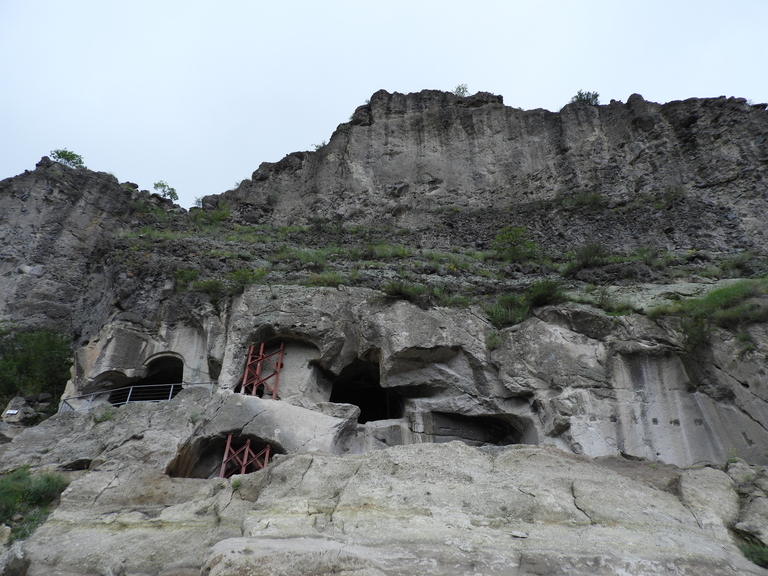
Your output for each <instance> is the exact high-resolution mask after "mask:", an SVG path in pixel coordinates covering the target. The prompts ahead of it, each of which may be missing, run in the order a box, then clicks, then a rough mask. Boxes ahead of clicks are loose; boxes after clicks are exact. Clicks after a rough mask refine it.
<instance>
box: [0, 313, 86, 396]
mask: <svg viewBox="0 0 768 576" xmlns="http://www.w3.org/2000/svg"><path fill="white" fill-rule="evenodd" d="M70 366H72V360H71V351H70V349H69V338H67V337H66V336H64V335H63V334H60V333H57V332H53V331H52V330H46V329H40V330H31V331H17V330H13V329H10V328H0V402H2V403H3V405H5V404H7V403H8V402H9V401H10V400H11V398H13V397H14V396H28V395H31V394H40V393H48V394H51V395H52V396H53V397H54V398H57V397H59V396H61V395H62V394H63V393H64V387H65V386H66V384H67V380H68V379H69V376H70V374H69V369H70ZM55 405H56V403H55V402H52V403H51V406H52V407H53V409H54V410H55V407H56V406H55Z"/></svg>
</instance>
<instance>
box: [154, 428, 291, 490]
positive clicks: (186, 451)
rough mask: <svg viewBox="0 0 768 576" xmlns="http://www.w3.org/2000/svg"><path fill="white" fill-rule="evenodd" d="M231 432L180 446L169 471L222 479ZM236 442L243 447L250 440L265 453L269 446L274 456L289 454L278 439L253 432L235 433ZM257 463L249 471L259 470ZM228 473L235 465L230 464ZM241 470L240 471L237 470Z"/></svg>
mask: <svg viewBox="0 0 768 576" xmlns="http://www.w3.org/2000/svg"><path fill="white" fill-rule="evenodd" d="M228 436H229V434H227V433H225V434H221V435H218V436H215V437H213V438H194V439H192V440H190V441H189V442H187V443H186V444H184V445H183V446H182V447H181V448H179V453H178V454H177V455H176V458H174V459H173V461H171V463H170V464H169V465H168V468H167V469H166V471H165V473H166V474H168V476H171V477H174V478H207V479H210V478H219V477H220V474H221V468H222V462H223V460H224V457H225V454H226V448H227V438H228ZM232 436H233V439H232V445H233V446H234V447H241V446H243V445H244V444H245V443H246V442H247V441H248V440H250V449H251V450H252V451H254V452H255V453H257V454H258V453H260V452H262V451H263V450H264V449H265V448H266V447H267V446H269V454H270V459H271V458H272V457H273V456H274V455H275V454H285V450H283V449H282V447H280V446H279V445H277V444H275V443H274V442H267V441H266V440H264V439H263V438H259V437H257V436H250V435H246V434H243V435H240V434H238V433H237V432H234V433H232ZM256 468H257V467H256V466H254V465H249V466H248V467H247V469H246V473H250V472H255V471H256ZM226 471H227V473H228V474H227V475H229V473H231V472H232V471H233V470H232V467H231V466H227V467H226ZM237 472H239V471H237Z"/></svg>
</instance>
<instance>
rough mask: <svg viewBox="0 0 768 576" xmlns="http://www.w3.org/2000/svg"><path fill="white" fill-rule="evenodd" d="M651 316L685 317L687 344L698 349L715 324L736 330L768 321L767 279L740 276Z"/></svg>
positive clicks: (652, 313)
mask: <svg viewBox="0 0 768 576" xmlns="http://www.w3.org/2000/svg"><path fill="white" fill-rule="evenodd" d="M648 316H649V317H651V318H654V319H655V318H660V317H662V316H677V317H679V318H681V319H682V329H683V332H684V334H685V337H686V348H689V349H691V350H692V349H695V348H697V347H698V346H700V345H703V344H706V343H707V342H708V334H709V331H710V330H711V328H712V327H713V326H718V327H720V328H725V329H726V330H736V329H738V328H742V327H744V326H747V325H749V324H753V323H755V322H766V321H768V279H766V278H763V279H759V280H738V281H736V282H734V283H733V284H729V285H728V286H724V287H723V288H717V289H715V290H712V291H711V292H709V293H708V294H707V295H706V296H703V297H702V298H691V299H689V300H683V301H681V302H678V303H676V304H671V305H667V306H660V307H658V308H655V309H654V310H651V311H650V312H649V314H648Z"/></svg>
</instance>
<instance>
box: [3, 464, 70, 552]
mask: <svg viewBox="0 0 768 576" xmlns="http://www.w3.org/2000/svg"><path fill="white" fill-rule="evenodd" d="M66 487H67V481H66V479H65V478H64V477H63V476H61V475H59V474H40V475H37V476H32V475H31V474H30V473H29V468H28V467H23V468H20V469H18V470H15V471H14V472H10V473H8V474H5V475H3V476H0V523H3V524H6V525H9V526H11V538H12V539H13V540H18V539H24V538H26V537H27V536H29V535H30V534H31V533H32V532H33V531H34V530H35V528H37V526H39V525H40V524H42V523H43V522H44V521H45V518H46V517H47V516H48V505H49V504H50V503H51V502H53V501H54V500H56V498H58V497H59V494H61V493H62V492H63V491H64V489H65V488H66ZM19 518H20V519H19Z"/></svg>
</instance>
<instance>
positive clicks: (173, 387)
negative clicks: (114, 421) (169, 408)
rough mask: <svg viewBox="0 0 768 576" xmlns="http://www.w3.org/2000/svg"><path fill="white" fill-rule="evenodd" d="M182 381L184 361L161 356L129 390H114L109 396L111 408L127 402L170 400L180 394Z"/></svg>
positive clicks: (150, 364) (151, 363) (174, 357)
mask: <svg viewBox="0 0 768 576" xmlns="http://www.w3.org/2000/svg"><path fill="white" fill-rule="evenodd" d="M183 379H184V361H183V360H182V359H181V358H178V357H176V356H161V357H160V358H156V359H154V360H152V361H151V362H150V363H149V365H148V366H147V375H146V376H145V377H144V378H142V379H141V380H139V381H137V382H133V383H132V384H131V386H130V387H129V388H121V389H119V390H115V391H114V392H112V394H110V395H109V402H110V403H111V404H112V405H113V406H121V405H122V404H127V403H129V402H153V401H154V402H157V401H160V400H170V399H171V398H173V397H174V396H176V394H178V393H179V392H181V383H182V382H183Z"/></svg>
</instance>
